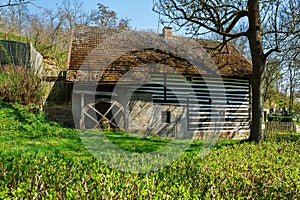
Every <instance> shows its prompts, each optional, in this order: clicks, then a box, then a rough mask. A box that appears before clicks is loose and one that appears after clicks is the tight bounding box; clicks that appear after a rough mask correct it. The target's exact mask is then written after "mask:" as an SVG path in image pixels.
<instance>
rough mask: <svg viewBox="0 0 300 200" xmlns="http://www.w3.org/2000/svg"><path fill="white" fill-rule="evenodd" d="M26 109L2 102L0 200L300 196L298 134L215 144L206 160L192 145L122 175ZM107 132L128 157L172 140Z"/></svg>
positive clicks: (73, 135) (197, 145)
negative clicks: (147, 168) (158, 165)
mask: <svg viewBox="0 0 300 200" xmlns="http://www.w3.org/2000/svg"><path fill="white" fill-rule="evenodd" d="M30 109H31V108H30V107H24V106H20V105H18V104H10V103H5V102H2V101H0V172H1V173H0V199H12V198H23V199H34V198H38V199H42V198H46V199H94V198H97V199H299V198H300V196H299V194H300V164H299V163H300V162H299V160H300V151H299V149H300V140H299V134H295V133H292V134H284V136H280V135H279V136H278V137H273V138H270V139H267V140H266V141H264V142H262V143H261V144H256V143H249V142H244V141H218V142H217V144H216V145H215V147H214V148H213V149H212V151H211V152H210V153H209V154H208V155H207V156H206V157H202V156H200V154H199V152H200V149H201V147H202V144H203V142H204V141H193V143H192V144H191V146H190V147H189V148H188V149H187V150H186V153H184V154H183V155H182V156H181V157H180V158H179V159H177V160H175V161H174V162H173V163H172V164H171V165H169V166H166V167H164V168H162V169H159V170H157V171H155V172H147V173H127V172H122V171H118V170H114V169H112V168H110V167H109V166H107V165H105V164H104V163H103V162H101V161H99V160H97V159H95V158H94V157H93V156H91V154H90V153H89V152H88V151H87V150H86V148H85V146H84V145H83V143H82V141H81V140H80V138H79V136H78V133H77V131H76V130H73V129H66V128H62V127H60V126H59V125H57V124H56V123H51V122H47V121H46V120H45V117H44V115H43V114H38V115H35V114H32V113H30V112H28V110H30ZM87 133H88V132H87ZM95 134H97V133H95ZM105 135H106V137H107V138H109V139H110V141H111V142H112V143H114V144H115V145H117V146H118V147H119V148H122V149H124V150H126V151H130V152H134V153H141V152H151V151H155V150H159V149H163V148H164V147H165V146H166V145H167V144H168V143H169V142H170V140H165V139H161V138H156V137H142V136H136V135H131V134H128V133H124V132H106V133H105ZM153 162H155V160H153ZM120 164H126V163H120Z"/></svg>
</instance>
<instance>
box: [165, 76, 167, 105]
mask: <svg viewBox="0 0 300 200" xmlns="http://www.w3.org/2000/svg"><path fill="white" fill-rule="evenodd" d="M164 100H165V101H167V75H166V74H164Z"/></svg>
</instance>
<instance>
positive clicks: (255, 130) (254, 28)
mask: <svg viewBox="0 0 300 200" xmlns="http://www.w3.org/2000/svg"><path fill="white" fill-rule="evenodd" d="M248 11H249V17H248V19H249V30H248V39H249V43H250V50H251V57H252V65H253V72H252V81H251V86H252V122H251V132H250V137H249V140H250V141H256V142H260V141H262V140H263V139H264V132H263V128H262V126H263V120H264V117H263V111H264V110H263V98H262V97H263V77H264V71H265V64H266V58H265V54H264V52H263V47H262V40H261V22H260V11H259V0H249V1H248Z"/></svg>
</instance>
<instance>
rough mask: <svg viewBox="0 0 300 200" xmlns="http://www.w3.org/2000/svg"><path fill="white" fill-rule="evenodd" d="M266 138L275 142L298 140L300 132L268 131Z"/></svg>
mask: <svg viewBox="0 0 300 200" xmlns="http://www.w3.org/2000/svg"><path fill="white" fill-rule="evenodd" d="M266 140H269V141H275V142H281V141H288V142H296V141H298V140H300V134H299V133H295V132H282V133H267V137H266Z"/></svg>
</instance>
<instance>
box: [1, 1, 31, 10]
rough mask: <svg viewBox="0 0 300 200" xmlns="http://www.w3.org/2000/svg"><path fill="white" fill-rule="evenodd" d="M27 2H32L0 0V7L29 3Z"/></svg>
mask: <svg viewBox="0 0 300 200" xmlns="http://www.w3.org/2000/svg"><path fill="white" fill-rule="evenodd" d="M29 3H33V0H28V1H24V0H7V1H3V0H2V1H0V8H4V7H14V6H20V5H24V4H29Z"/></svg>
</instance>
